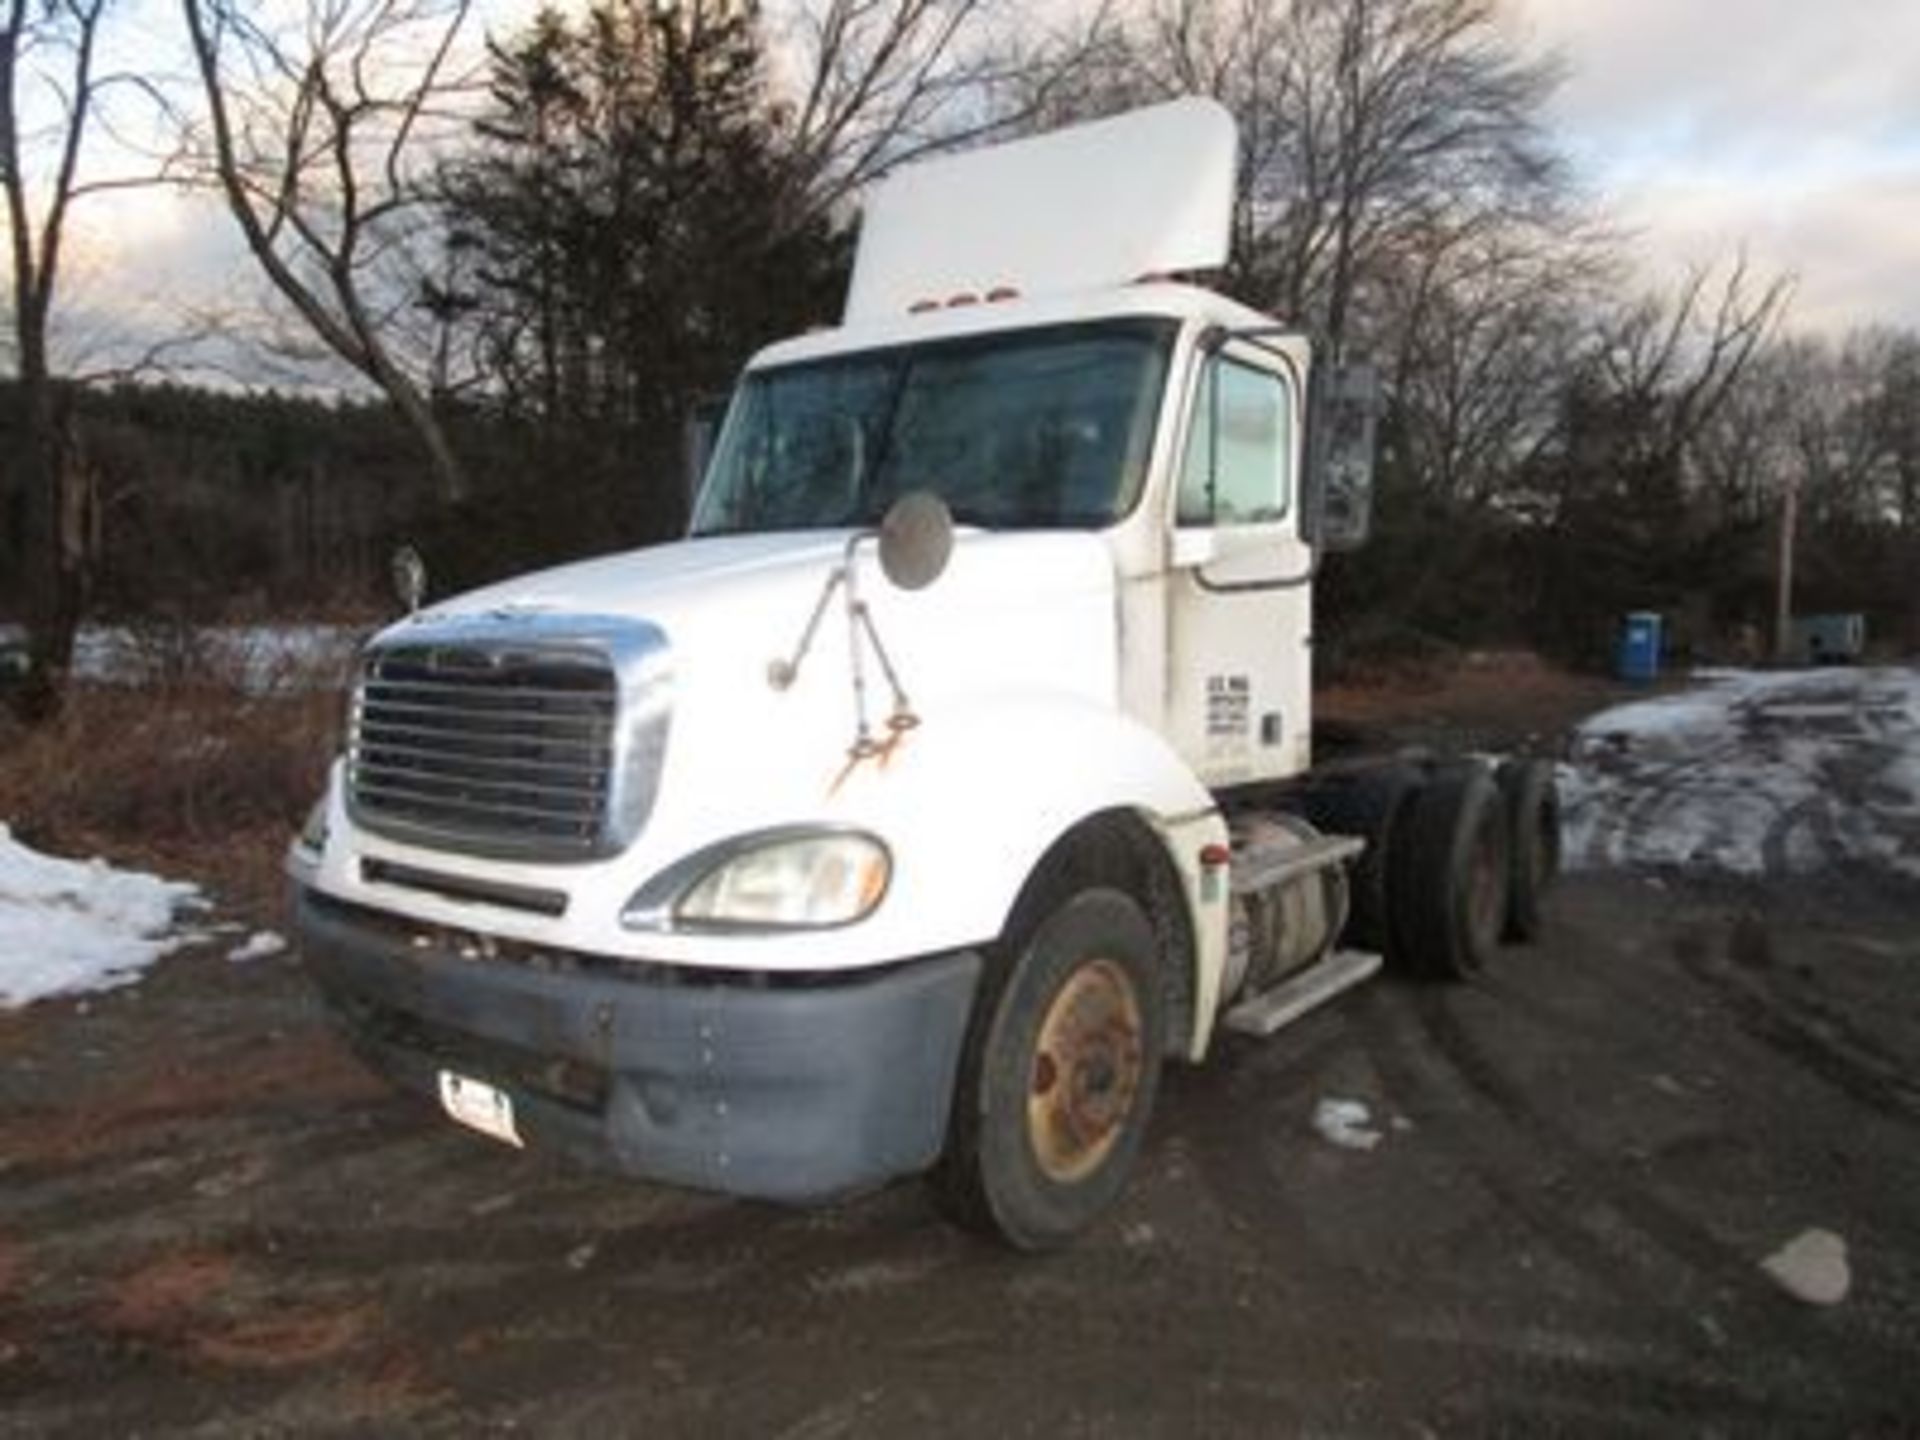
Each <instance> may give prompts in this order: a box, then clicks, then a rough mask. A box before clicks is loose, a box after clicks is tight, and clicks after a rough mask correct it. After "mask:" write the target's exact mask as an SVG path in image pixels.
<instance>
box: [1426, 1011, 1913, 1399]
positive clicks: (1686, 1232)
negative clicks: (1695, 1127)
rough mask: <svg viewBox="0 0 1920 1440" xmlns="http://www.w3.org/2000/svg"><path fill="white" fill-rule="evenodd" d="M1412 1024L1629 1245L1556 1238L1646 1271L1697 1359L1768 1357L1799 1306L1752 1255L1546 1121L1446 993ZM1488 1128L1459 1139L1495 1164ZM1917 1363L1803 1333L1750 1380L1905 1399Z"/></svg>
mask: <svg viewBox="0 0 1920 1440" xmlns="http://www.w3.org/2000/svg"><path fill="white" fill-rule="evenodd" d="M1413 1019H1414V1022H1415V1028H1416V1030H1417V1033H1418V1035H1419V1036H1424V1037H1425V1039H1426V1040H1427V1041H1428V1042H1429V1043H1430V1045H1431V1051H1432V1053H1433V1055H1434V1056H1435V1058H1436V1059H1437V1060H1439V1061H1440V1062H1441V1063H1442V1064H1443V1065H1444V1067H1445V1068H1447V1069H1448V1070H1450V1071H1451V1072H1452V1073H1453V1074H1454V1075H1455V1076H1457V1078H1458V1080H1459V1082H1460V1084H1461V1085H1462V1087H1464V1089H1465V1091H1466V1092H1467V1093H1468V1094H1469V1095H1470V1096H1472V1097H1474V1098H1475V1099H1476V1100H1477V1101H1478V1106H1479V1109H1480V1111H1481V1113H1482V1114H1483V1115H1484V1114H1487V1113H1491V1114H1492V1115H1494V1116H1496V1117H1498V1118H1499V1120H1500V1121H1501V1122H1503V1124H1504V1126H1505V1128H1506V1130H1507V1131H1508V1132H1509V1133H1510V1134H1512V1135H1516V1136H1518V1137H1519V1139H1520V1140H1521V1141H1522V1142H1523V1145H1524V1151H1523V1152H1522V1153H1524V1155H1525V1156H1526V1157H1527V1158H1526V1159H1525V1160H1524V1161H1523V1162H1522V1165H1523V1166H1524V1167H1525V1168H1537V1167H1538V1166H1539V1164H1540V1163H1541V1161H1542V1159H1543V1158H1544V1159H1546V1160H1547V1161H1548V1162H1549V1163H1551V1164H1553V1165H1555V1166H1557V1167H1561V1168H1563V1169H1564V1171H1565V1173H1566V1175H1567V1177H1568V1179H1569V1181H1570V1182H1571V1183H1572V1186H1573V1187H1574V1189H1575V1190H1576V1192H1577V1193H1579V1194H1581V1195H1584V1196H1587V1197H1591V1198H1592V1199H1594V1200H1597V1201H1598V1202H1599V1203H1600V1205H1601V1206H1603V1207H1604V1209H1605V1211H1607V1212H1611V1213H1612V1214H1613V1215H1615V1216H1617V1217H1619V1218H1620V1219H1621V1220H1622V1221H1624V1222H1625V1227H1626V1233H1625V1235H1624V1236H1622V1237H1614V1236H1610V1235H1607V1234H1605V1233H1604V1232H1601V1231H1599V1230H1598V1229H1597V1227H1594V1226H1593V1225H1592V1224H1591V1222H1587V1221H1580V1222H1568V1221H1564V1220H1563V1221H1558V1222H1556V1228H1558V1229H1560V1230H1561V1232H1562V1238H1563V1239H1564V1238H1565V1233H1566V1232H1567V1231H1569V1230H1573V1229H1576V1228H1585V1229H1586V1230H1587V1231H1588V1232H1589V1236H1590V1238H1591V1239H1592V1240H1593V1242H1594V1243H1595V1244H1596V1245H1597V1247H1598V1248H1599V1249H1600V1250H1602V1251H1606V1252H1611V1253H1612V1254H1613V1255H1614V1256H1615V1260H1614V1263H1615V1264H1618V1265H1620V1266H1622V1267H1632V1268H1633V1269H1635V1270H1637V1271H1639V1272H1641V1276H1642V1279H1641V1281H1640V1284H1641V1288H1642V1289H1643V1291H1644V1290H1645V1289H1646V1287H1647V1285H1648V1283H1649V1282H1653V1281H1658V1282H1660V1284H1661V1288H1662V1289H1663V1290H1664V1291H1665V1293H1664V1295H1662V1294H1660V1293H1659V1292H1657V1291H1656V1292H1653V1293H1654V1297H1655V1298H1654V1299H1653V1301H1652V1302H1651V1303H1652V1304H1654V1305H1655V1306H1656V1307H1657V1308H1659V1309H1660V1310H1663V1311H1665V1312H1667V1314H1668V1315H1669V1317H1670V1318H1674V1319H1681V1318H1682V1315H1684V1319H1683V1320H1682V1323H1683V1324H1684V1325H1685V1326H1686V1328H1687V1329H1688V1331H1689V1333H1690V1335H1691V1338H1692V1341H1693V1345H1692V1349H1693V1351H1694V1353H1695V1355H1696V1356H1701V1355H1707V1356H1713V1357H1715V1358H1717V1359H1718V1360H1719V1361H1720V1362H1721V1363H1731V1362H1734V1361H1737V1360H1739V1359H1741V1358H1744V1357H1746V1356H1749V1355H1755V1354H1765V1353H1767V1351H1768V1348H1769V1347H1770V1346H1773V1345H1774V1343H1775V1342H1776V1341H1777V1338H1778V1331H1777V1328H1776V1327H1775V1326H1774V1325H1773V1324H1772V1323H1770V1315H1769V1312H1771V1313H1772V1315H1774V1316H1777V1315H1778V1314H1779V1313H1780V1312H1781V1307H1791V1306H1792V1305H1793V1303H1794V1302H1792V1301H1789V1300H1787V1299H1786V1298H1785V1297H1783V1296H1780V1295H1778V1294H1777V1293H1776V1292H1774V1291H1773V1288H1772V1286H1771V1284H1770V1282H1768V1281H1766V1280H1765V1279H1764V1278H1763V1276H1762V1274H1761V1272H1760V1270H1759V1269H1758V1268H1757V1265H1756V1262H1755V1259H1754V1257H1751V1256H1748V1255H1746V1254H1745V1253H1743V1252H1742V1251H1740V1250H1737V1249H1735V1248H1734V1247H1732V1246H1730V1245H1729V1244H1727V1243H1726V1242H1724V1241H1722V1240H1721V1239H1720V1238H1719V1237H1717V1236H1715V1235H1714V1234H1713V1233H1712V1232H1711V1231H1709V1230H1708V1229H1707V1228H1706V1227H1705V1226H1704V1225H1703V1224H1702V1223H1700V1222H1699V1221H1698V1220H1696V1219H1694V1218H1693V1217H1691V1216H1689V1215H1687V1214H1685V1213H1683V1212H1682V1211H1680V1210H1677V1209H1675V1208H1674V1207H1672V1206H1671V1205H1669V1204H1667V1203H1666V1202H1665V1201H1662V1200H1660V1199H1659V1198H1657V1197H1656V1196H1654V1195H1652V1194H1651V1193H1649V1192H1648V1191H1647V1190H1645V1189H1643V1188H1641V1187H1640V1186H1638V1185H1636V1184H1634V1183H1633V1182H1632V1181H1631V1180H1630V1179H1628V1178H1624V1177H1623V1176H1622V1175H1621V1174H1620V1171H1621V1168H1622V1167H1621V1164H1620V1162H1619V1161H1616V1160H1614V1159H1612V1158H1610V1157H1608V1156H1605V1155H1601V1154H1598V1153H1596V1152H1595V1151H1593V1150H1592V1149H1591V1148H1590V1147H1588V1146H1587V1145H1585V1144H1584V1143H1583V1142H1581V1141H1580V1140H1579V1139H1578V1138H1577V1137H1576V1136H1575V1135H1574V1134H1573V1133H1572V1131H1571V1130H1570V1129H1569V1128H1568V1127H1567V1126H1566V1125H1564V1124H1563V1123H1561V1122H1559V1121H1557V1120H1555V1119H1554V1118H1553V1117H1552V1116H1550V1115H1548V1114H1547V1113H1546V1111H1545V1110H1544V1109H1543V1108H1542V1107H1541V1106H1540V1105H1538V1104H1537V1103H1536V1102H1535V1101H1534V1100H1532V1099H1531V1098H1530V1097H1529V1095H1528V1093H1527V1091H1526V1089H1525V1087H1524V1086H1523V1085H1522V1084H1521V1083H1519V1082H1518V1081H1517V1080H1515V1079H1514V1078H1513V1077H1512V1076H1511V1075H1510V1074H1509V1073H1508V1072H1506V1071H1505V1070H1503V1069H1502V1068H1501V1067H1500V1065H1499V1064H1498V1063H1497V1062H1496V1061H1495V1060H1494V1059H1493V1058H1492V1057H1491V1056H1490V1055H1489V1054H1488V1052H1487V1051H1486V1049H1485V1048H1484V1047H1483V1046H1482V1045H1481V1044H1480V1042H1479V1041H1478V1040H1476V1039H1475V1038H1474V1037H1473V1035H1472V1034H1471V1033H1470V1032H1469V1030H1468V1029H1467V1027H1466V1026H1465V1025H1464V1024H1463V1023H1462V1022H1461V1020H1460V1018H1459V1016H1458V1015H1457V1014H1456V1013H1455V1011H1454V1007H1453V1004H1452V1002H1451V1000H1450V997H1449V996H1448V995H1447V994H1446V993H1445V992H1441V991H1432V990H1430V991H1424V992H1420V993H1419V994H1417V995H1416V997H1415V1003H1414V1006H1413ZM1480 1129H1481V1127H1480V1125H1479V1124H1478V1123H1477V1122H1475V1121H1473V1120H1471V1119H1469V1120H1468V1121H1465V1122H1457V1123H1456V1124H1455V1125H1454V1133H1453V1135H1452V1136H1451V1137H1450V1138H1452V1139H1454V1140H1457V1141H1459V1142H1461V1143H1462V1144H1463V1145H1465V1146H1466V1147H1468V1148H1469V1149H1470V1150H1472V1151H1476V1152H1478V1153H1479V1154H1480V1155H1481V1156H1482V1158H1483V1159H1484V1157H1485V1156H1486V1155H1487V1154H1488V1153H1494V1154H1497V1153H1498V1152H1497V1150H1496V1149H1495V1147H1494V1146H1493V1144H1492V1143H1491V1142H1489V1141H1487V1140H1486V1138H1485V1137H1484V1135H1480V1134H1478V1133H1477V1132H1478V1131H1479V1130H1480ZM1496 1163H1499V1162H1496ZM1634 1241H1640V1242H1644V1244H1645V1245H1647V1246H1651V1247H1652V1250H1653V1252H1655V1257H1654V1258H1655V1263H1658V1262H1672V1263H1671V1264H1666V1263H1659V1268H1658V1270H1657V1273H1649V1272H1650V1271H1651V1270H1652V1265H1651V1264H1650V1257H1649V1255H1648V1254H1646V1253H1644V1252H1643V1251H1642V1249H1641V1246H1640V1245H1639V1244H1635V1243H1631V1242H1634ZM1709 1333H1710V1334H1711V1335H1713V1336H1714V1337H1717V1338H1719V1339H1720V1342H1721V1344H1720V1347H1716V1348H1708V1347H1706V1346H1703V1345H1702V1343H1701V1341H1702V1340H1703V1339H1704V1338H1706V1336H1707V1335H1708V1334H1709ZM1911 1363H1912V1362H1911V1357H1910V1356H1909V1355H1906V1354H1904V1353H1900V1352H1898V1351H1896V1350H1895V1349H1893V1348H1892V1347H1890V1346H1887V1345H1885V1344H1880V1343H1874V1342H1871V1341H1864V1342H1863V1341H1862V1340H1861V1338H1860V1337H1859V1336H1857V1335H1855V1336H1853V1337H1851V1338H1848V1339H1845V1340H1842V1339H1840V1338H1839V1337H1837V1336H1830V1335H1828V1334H1827V1333H1826V1332H1820V1331H1812V1330H1809V1331H1806V1332H1805V1333H1804V1334H1802V1336H1801V1338H1800V1343H1799V1346H1798V1348H1797V1350H1796V1351H1795V1353H1793V1354H1792V1355H1791V1356H1787V1355H1782V1356H1780V1357H1779V1361H1778V1366H1777V1369H1778V1370H1779V1371H1780V1372H1783V1373H1774V1372H1773V1371H1768V1372H1765V1373H1762V1372H1757V1371H1747V1372H1743V1373H1746V1374H1748V1375H1750V1377H1751V1380H1752V1382H1753V1383H1756V1384H1760V1385H1763V1386H1767V1387H1772V1386H1775V1385H1779V1386H1784V1387H1794V1386H1796V1384H1797V1385H1798V1386H1800V1387H1801V1388H1804V1386H1805V1384H1807V1383H1808V1382H1809V1381H1810V1380H1811V1378H1812V1372H1813V1370H1814V1367H1815V1366H1816V1365H1817V1366H1818V1368H1819V1370H1820V1372H1821V1373H1825V1374H1827V1375H1834V1374H1838V1375H1843V1376H1846V1377H1848V1382H1849V1387H1850V1388H1851V1387H1852V1386H1854V1385H1858V1386H1861V1387H1865V1388H1863V1389H1862V1390H1861V1392H1860V1393H1877V1391H1886V1392H1887V1393H1898V1389H1899V1385H1900V1384H1901V1383H1902V1382H1904V1381H1905V1380H1907V1379H1908V1378H1909V1372H1910V1369H1911ZM1796 1367H1805V1368H1806V1370H1807V1371H1808V1374H1806V1375H1802V1376H1799V1377H1797V1378H1796V1377H1795V1376H1793V1375H1792V1374H1791V1373H1785V1372H1791V1371H1792V1370H1793V1369H1795V1368H1796Z"/></svg>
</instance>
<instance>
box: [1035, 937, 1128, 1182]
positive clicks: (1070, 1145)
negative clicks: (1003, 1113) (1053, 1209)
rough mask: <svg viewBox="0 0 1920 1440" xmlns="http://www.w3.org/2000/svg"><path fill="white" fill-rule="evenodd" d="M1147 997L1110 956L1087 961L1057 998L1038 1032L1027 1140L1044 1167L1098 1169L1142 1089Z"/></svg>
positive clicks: (1066, 1171)
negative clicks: (1142, 1020) (1143, 1006)
mask: <svg viewBox="0 0 1920 1440" xmlns="http://www.w3.org/2000/svg"><path fill="white" fill-rule="evenodd" d="M1141 1041H1142V1037H1141V1023H1140V997H1139V996H1138V995H1136V994H1135V993H1134V988H1133V982H1132V981H1131V980H1130V979H1129V978H1128V976H1127V973H1126V971H1124V970H1122V969H1121V968H1120V966H1118V965H1116V964H1115V963H1114V962H1113V961H1111V960H1090V961H1088V962H1087V963H1086V964H1084V965H1082V966H1080V968H1079V969H1077V970H1075V971H1074V972H1073V973H1072V974H1071V975H1069V976H1068V977H1067V981H1066V983H1065V984H1064V985H1062V986H1061V987H1060V989H1059V992H1058V993H1057V994H1055V995H1054V997H1053V1003H1052V1004H1051V1005H1049V1006H1048V1007H1047V1013H1046V1015H1045V1017H1044V1018H1043V1019H1042V1020H1041V1022H1040V1032H1039V1034H1038V1035H1037V1036H1036V1037H1035V1040H1034V1047H1033V1066H1032V1069H1031V1072H1030V1076H1029V1083H1028V1086H1027V1137H1028V1139H1029V1141H1030V1142H1031V1144H1032V1146H1033V1157H1034V1159H1035V1160H1036V1161H1037V1162H1038V1163H1039V1166H1040V1170H1041V1172H1042V1173H1043V1174H1044V1175H1046V1177H1047V1178H1048V1179H1050V1180H1054V1181H1057V1182H1060V1183H1071V1182H1073V1181H1076V1180H1082V1179H1084V1178H1086V1176H1088V1175H1090V1174H1091V1173H1093V1171H1094V1170H1096V1169H1098V1168H1099V1166H1100V1164H1101V1162H1102V1161H1104V1160H1105V1159H1106V1158H1107V1156H1108V1155H1110V1154H1112V1153H1113V1147H1114V1146H1115V1145H1116V1144H1118V1143H1119V1140H1120V1137H1121V1135H1122V1134H1123V1133H1124V1132H1125V1130H1126V1126H1127V1118H1128V1117H1129V1116H1130V1115H1131V1114H1132V1113H1133V1106H1134V1100H1135V1098H1136V1097H1137V1096H1138V1095H1139V1093H1140V1072H1141V1068H1142V1066H1141V1057H1142V1053H1143V1052H1142V1044H1141Z"/></svg>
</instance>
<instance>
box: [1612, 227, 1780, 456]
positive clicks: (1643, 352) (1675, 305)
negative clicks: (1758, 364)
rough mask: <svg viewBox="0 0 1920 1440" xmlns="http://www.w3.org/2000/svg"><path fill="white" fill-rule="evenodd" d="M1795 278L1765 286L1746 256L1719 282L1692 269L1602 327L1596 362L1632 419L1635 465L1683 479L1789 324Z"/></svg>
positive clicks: (1618, 405)
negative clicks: (1772, 340)
mask: <svg viewBox="0 0 1920 1440" xmlns="http://www.w3.org/2000/svg"><path fill="white" fill-rule="evenodd" d="M1792 294H1793V279H1792V277H1791V276H1785V275H1781V276H1775V277H1774V278H1772V279H1770V280H1767V281H1765V282H1764V283H1759V282H1756V280H1755V279H1754V276H1753V274H1752V271H1751V267H1750V266H1749V264H1748V261H1747V257H1746V256H1745V255H1744V254H1741V255H1739V256H1737V257H1736V258H1735V259H1734V260H1733V261H1732V262H1731V263H1730V264H1729V265H1728V267H1727V269H1726V271H1725V274H1724V275H1723V276H1722V277H1720V278H1719V279H1718V281H1717V282H1716V279H1715V274H1714V269H1713V267H1709V266H1698V267H1695V268H1694V269H1693V270H1691V271H1689V272H1688V274H1687V276H1686V278H1685V279H1684V280H1683V281H1682V282H1681V284H1680V287H1679V289H1678V291H1677V292H1676V293H1675V294H1674V295H1672V296H1670V297H1661V296H1656V295H1649V296H1644V297H1642V298H1641V299H1639V300H1637V301H1635V302H1634V303H1632V304H1630V305H1628V306H1626V307H1625V308H1624V309H1622V310H1620V311H1618V312H1617V313H1615V314H1614V315H1612V316H1609V317H1606V318H1604V319H1603V320H1602V321H1601V323H1600V333H1599V339H1598V344H1597V346H1596V347H1595V350H1594V358H1593V365H1594V369H1595V374H1596V376H1597V379H1598V383H1599V385H1600V386H1601V388H1602V389H1603V391H1604V393H1605V394H1607V396H1608V397H1609V398H1610V401H1611V403H1612V405H1613V407H1614V409H1615V411H1616V413H1617V414H1621V415H1627V416H1630V417H1632V420H1633V425H1632V428H1631V430H1630V432H1623V433H1624V434H1626V437H1627V438H1628V440H1629V442H1630V450H1631V453H1629V454H1626V455H1623V456H1622V457H1621V459H1622V460H1623V462H1624V464H1625V466H1626V468H1627V469H1628V470H1629V471H1632V472H1638V473H1641V474H1653V473H1656V472H1657V473H1659V474H1661V475H1664V476H1666V477H1668V478H1669V479H1670V480H1671V481H1672V482H1673V483H1675V484H1677V483H1679V480H1680V478H1681V475H1682V468H1683V463H1684V461H1685V460H1686V458H1687V455H1688V452H1689V450H1690V448H1691V447H1692V445H1693V444H1694V442H1695V441H1696V439H1698V437H1699V436H1700V435H1701V433H1702V432H1703V430H1704V428H1705V427H1706V425H1707V424H1708V423H1709V422H1710V421H1711V420H1712V419H1713V417H1714V415H1715V414H1716V413H1717V412H1718V411H1719V409H1720V407H1721V406H1722V405H1724V404H1725V403H1726V401H1727V399H1728V397H1729V396H1730V395H1731V394H1732V393H1733V391H1734V388H1735V386H1736V385H1738V383H1739V381H1740V377H1741V376H1742V374H1744V373H1745V371H1746V367H1747V365H1748V363H1749V362H1750V361H1751V360H1752V359H1753V357H1754V355H1755V354H1756V353H1757V352H1758V351H1759V350H1760V348H1761V347H1762V346H1763V345H1764V344H1765V342H1766V341H1767V339H1768V338H1769V337H1770V336H1771V335H1772V334H1773V332H1774V330H1775V328H1776V327H1777V326H1778V325H1779V323H1780V320H1781V318H1782V316H1783V315H1784V314H1785V312H1786V306H1787V302H1788V300H1789V299H1790V298H1791V296H1792Z"/></svg>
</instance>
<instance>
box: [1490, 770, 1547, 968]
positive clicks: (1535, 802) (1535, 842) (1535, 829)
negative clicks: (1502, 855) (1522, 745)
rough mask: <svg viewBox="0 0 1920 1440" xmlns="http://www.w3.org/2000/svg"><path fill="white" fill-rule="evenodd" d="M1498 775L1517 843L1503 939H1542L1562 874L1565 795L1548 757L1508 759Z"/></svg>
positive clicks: (1512, 864) (1511, 868) (1508, 825)
mask: <svg viewBox="0 0 1920 1440" xmlns="http://www.w3.org/2000/svg"><path fill="white" fill-rule="evenodd" d="M1498 779H1499V784H1500V794H1501V797H1502V798H1503V799H1504V800H1505V802H1506V807H1507V833H1508V835H1509V836H1510V837H1511V842H1512V860H1511V865H1510V872H1511V873H1510V877H1509V881H1508V885H1509V890H1508V896H1507V923H1506V928H1505V930H1504V931H1503V938H1504V939H1506V940H1508V941H1510V942H1525V941H1528V940H1535V939H1538V938H1539V936H1540V927H1541V923H1542V921H1541V915H1542V906H1543V904H1544V902H1545V900H1546V895H1547V891H1548V890H1550V889H1552V888H1553V881H1554V877H1555V876H1557V875H1558V874H1559V873H1560V793H1559V790H1558V789H1557V788H1556V787H1555V785H1554V778H1553V767H1552V766H1551V765H1549V764H1548V763H1547V762H1546V761H1544V760H1508V761H1506V762H1505V763H1504V764H1502V765H1501V767H1500V770H1499V775H1498Z"/></svg>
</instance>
